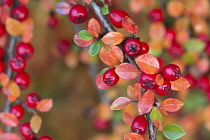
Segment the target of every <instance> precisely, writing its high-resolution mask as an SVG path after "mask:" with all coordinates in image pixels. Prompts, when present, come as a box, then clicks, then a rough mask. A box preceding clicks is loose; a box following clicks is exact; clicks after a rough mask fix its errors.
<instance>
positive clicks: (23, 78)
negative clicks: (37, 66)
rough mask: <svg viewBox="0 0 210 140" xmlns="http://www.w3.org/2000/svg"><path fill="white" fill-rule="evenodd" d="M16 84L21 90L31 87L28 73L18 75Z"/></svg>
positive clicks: (15, 80) (15, 79) (15, 78)
mask: <svg viewBox="0 0 210 140" xmlns="http://www.w3.org/2000/svg"><path fill="white" fill-rule="evenodd" d="M14 82H15V83H17V84H18V86H19V87H20V89H21V90H24V89H27V88H28V86H29V85H30V77H29V76H28V74H27V73H26V72H21V73H17V74H16V75H15V77H14Z"/></svg>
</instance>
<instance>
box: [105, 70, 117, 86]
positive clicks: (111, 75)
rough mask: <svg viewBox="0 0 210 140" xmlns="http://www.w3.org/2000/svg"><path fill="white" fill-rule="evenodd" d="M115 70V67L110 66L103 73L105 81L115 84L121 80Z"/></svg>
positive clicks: (111, 84) (108, 83) (109, 84)
mask: <svg viewBox="0 0 210 140" xmlns="http://www.w3.org/2000/svg"><path fill="white" fill-rule="evenodd" d="M114 70H115V68H110V69H108V70H107V71H106V72H105V73H104V75H103V81H104V83H105V84H107V85H108V86H114V85H115V84H117V82H118V81H119V76H118V75H117V74H116V73H115V71H114Z"/></svg>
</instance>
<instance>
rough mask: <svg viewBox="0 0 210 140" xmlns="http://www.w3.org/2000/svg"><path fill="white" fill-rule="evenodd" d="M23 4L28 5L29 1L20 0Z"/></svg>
mask: <svg viewBox="0 0 210 140" xmlns="http://www.w3.org/2000/svg"><path fill="white" fill-rule="evenodd" d="M18 1H19V2H20V3H21V4H23V5H27V4H28V2H29V0H18Z"/></svg>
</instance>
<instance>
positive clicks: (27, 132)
mask: <svg viewBox="0 0 210 140" xmlns="http://www.w3.org/2000/svg"><path fill="white" fill-rule="evenodd" d="M19 132H20V134H21V135H22V136H23V137H25V138H26V139H33V138H34V137H35V133H34V132H33V131H32V130H31V127H30V123H28V122H27V123H23V124H21V125H20V126H19Z"/></svg>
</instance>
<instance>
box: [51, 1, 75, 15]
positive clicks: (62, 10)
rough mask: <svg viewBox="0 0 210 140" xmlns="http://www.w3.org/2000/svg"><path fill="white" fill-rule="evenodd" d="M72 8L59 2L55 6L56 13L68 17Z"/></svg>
mask: <svg viewBox="0 0 210 140" xmlns="http://www.w3.org/2000/svg"><path fill="white" fill-rule="evenodd" d="M70 9H71V6H70V5H69V4H68V3H67V2H59V3H57V4H56V6H55V11H56V12H57V13H58V14H60V15H68V14H69V11H70Z"/></svg>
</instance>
